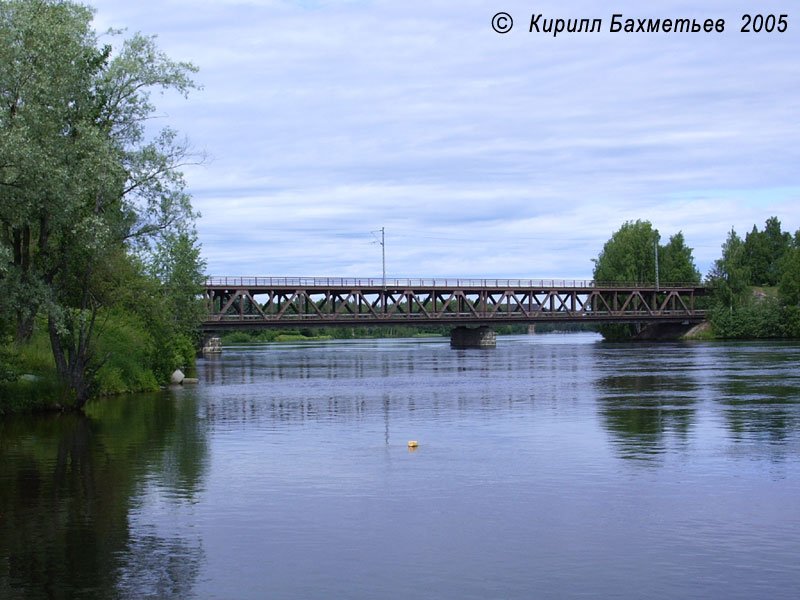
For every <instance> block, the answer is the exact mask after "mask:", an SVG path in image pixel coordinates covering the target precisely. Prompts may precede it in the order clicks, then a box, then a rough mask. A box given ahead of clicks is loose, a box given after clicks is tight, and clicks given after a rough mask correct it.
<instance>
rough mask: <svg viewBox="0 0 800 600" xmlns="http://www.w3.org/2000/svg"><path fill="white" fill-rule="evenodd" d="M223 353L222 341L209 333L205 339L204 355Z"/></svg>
mask: <svg viewBox="0 0 800 600" xmlns="http://www.w3.org/2000/svg"><path fill="white" fill-rule="evenodd" d="M221 352H222V340H221V339H220V337H219V335H217V334H215V333H208V334H206V336H205V337H204V338H203V354H220V353H221Z"/></svg>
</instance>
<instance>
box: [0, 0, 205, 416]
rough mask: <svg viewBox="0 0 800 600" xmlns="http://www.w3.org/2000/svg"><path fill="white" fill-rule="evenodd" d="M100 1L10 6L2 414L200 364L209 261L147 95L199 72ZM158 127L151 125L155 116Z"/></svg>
mask: <svg viewBox="0 0 800 600" xmlns="http://www.w3.org/2000/svg"><path fill="white" fill-rule="evenodd" d="M92 19H93V11H92V9H90V8H88V7H86V6H83V5H81V4H77V3H74V2H68V1H66V2H64V1H59V2H51V1H47V0H9V1H5V2H2V3H1V4H0V62H2V64H3V68H2V70H0V287H2V290H3V302H2V303H1V304H0V338H1V339H0V414H2V413H4V412H10V411H15V410H22V409H32V408H37V407H44V406H53V405H56V406H59V407H61V408H78V409H80V408H81V407H82V406H83V405H84V404H85V402H86V401H87V400H88V399H89V398H90V397H91V396H93V395H100V394H110V393H118V392H125V391H142V390H149V389H154V388H157V387H158V385H159V384H160V383H164V382H166V381H167V378H168V375H169V373H170V372H171V371H172V370H173V369H174V368H176V367H177V366H180V365H189V364H191V363H192V362H193V361H194V348H195V345H196V343H197V338H196V336H197V331H198V329H197V324H198V322H199V319H200V317H201V315H202V311H203V306H202V304H201V303H200V302H199V300H198V298H199V292H200V290H201V289H202V288H201V287H200V285H201V284H202V281H203V270H204V264H203V261H202V260H201V259H200V249H199V244H198V240H197V235H196V233H195V230H194V219H195V218H196V216H197V215H196V214H195V213H194V211H193V210H192V206H191V202H190V198H189V196H188V194H187V193H186V192H185V190H184V188H185V183H184V178H183V175H182V173H181V171H180V169H181V167H182V166H183V165H186V164H187V163H190V162H194V161H197V160H198V158H197V157H196V156H193V155H192V154H191V153H190V151H189V147H188V144H187V142H185V141H184V140H182V139H181V138H180V137H179V136H178V134H177V133H176V132H175V131H173V130H171V129H170V128H168V127H167V128H164V129H162V130H160V131H154V128H153V124H152V118H153V117H154V112H155V106H154V105H153V103H152V100H151V92H152V91H153V90H160V91H162V92H169V93H178V94H181V95H184V96H185V95H186V94H187V93H188V92H189V91H190V90H191V89H192V88H194V87H195V84H194V82H193V81H192V79H191V76H192V74H193V73H194V72H195V71H196V69H195V67H194V66H192V65H191V64H188V63H179V62H174V61H172V60H170V59H169V58H168V57H167V56H165V55H164V54H163V53H161V52H160V51H159V50H158V48H157V47H156V44H155V42H154V39H153V38H152V37H145V36H142V35H138V34H137V35H134V36H132V37H129V38H127V39H122V38H121V36H120V34H119V32H111V34H110V37H108V36H107V37H108V39H111V40H112V41H119V44H118V45H117V47H112V46H111V45H101V44H100V42H99V38H98V36H97V34H96V33H95V32H94V30H93V29H92V27H91V23H92ZM146 123H147V126H145V124H146Z"/></svg>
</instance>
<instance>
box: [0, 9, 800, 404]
mask: <svg viewBox="0 0 800 600" xmlns="http://www.w3.org/2000/svg"><path fill="white" fill-rule="evenodd" d="M92 19H93V11H92V9H91V8H88V7H86V6H84V5H81V4H77V3H74V2H69V1H59V2H54V1H48V0H7V1H4V2H2V3H0V61H2V64H3V69H2V70H0V286H1V287H2V291H3V302H2V303H0V415H2V414H4V413H7V412H13V411H18V410H29V409H34V408H45V407H54V406H55V407H59V408H77V409H80V408H82V407H83V406H84V404H85V403H86V401H87V400H88V399H89V398H90V397H92V396H96V395H103V394H113V393H121V392H128V391H145V390H151V389H155V388H157V387H158V386H159V385H160V384H163V383H166V382H167V380H168V376H169V374H170V373H171V372H172V370H174V369H175V368H176V367H179V366H190V365H192V364H193V362H194V356H195V348H196V347H197V344H198V341H199V330H198V324H199V322H200V320H201V319H202V315H203V312H204V307H203V305H202V302H201V301H200V300H199V297H200V292H201V291H202V283H203V279H204V276H203V272H204V268H205V264H204V262H203V261H202V259H201V258H200V247H199V242H198V239H197V234H196V232H195V229H194V220H195V219H196V218H197V216H198V215H197V214H196V213H195V212H194V210H193V209H192V206H191V201H190V197H189V195H188V194H187V193H186V191H185V182H184V178H183V175H182V173H181V167H182V166H184V165H186V164H188V163H192V162H196V161H198V160H199V158H198V157H197V156H194V155H192V153H191V152H190V149H189V146H188V143H187V142H186V141H184V140H183V139H182V138H181V137H179V135H178V134H177V133H176V132H175V131H173V130H172V129H170V128H168V127H166V128H164V129H162V130H161V131H157V132H154V129H153V127H152V125H151V124H150V125H148V126H147V127H146V126H145V124H146V123H147V122H148V121H150V120H152V118H153V116H154V113H155V106H154V105H153V103H152V100H151V93H152V91H154V90H161V91H162V92H164V91H166V92H170V93H177V94H181V95H183V96H186V95H187V94H188V93H189V92H190V91H191V90H192V89H194V88H195V84H194V82H193V80H192V75H193V73H195V72H196V68H195V67H194V66H193V65H191V64H189V63H183V62H175V61H173V60H171V59H169V58H168V57H167V56H165V55H164V54H163V53H161V52H160V51H159V50H158V48H157V46H156V44H155V41H154V38H152V37H146V36H142V35H139V34H137V35H134V36H132V37H129V38H127V39H122V38H121V36H120V34H119V32H111V33H110V39H112V40H120V43H119V44H118V46H117V47H116V48H114V47H112V45H108V44H106V45H101V44H100V42H99V38H98V35H97V34H96V33H95V31H94V30H93V29H92V27H91V23H92ZM659 241H660V238H659V234H658V231H657V230H654V229H653V227H652V225H651V224H650V223H649V222H647V221H636V222H627V223H625V224H624V225H623V226H622V227H621V228H620V229H619V230H618V231H617V232H615V233H614V234H613V235H612V237H611V239H610V240H609V241H608V242H607V243H606V244H605V246H604V248H603V250H602V251H601V253H600V255H599V256H598V258H597V259H595V267H594V274H593V275H594V278H595V280H597V281H636V282H640V283H648V282H653V281H654V279H655V273H656V249H657V256H658V259H657V260H658V272H659V275H660V280H661V281H662V282H664V283H667V282H678V281H679V282H685V283H696V284H699V283H700V281H701V275H700V273H699V272H698V270H697V268H696V267H695V265H694V259H693V256H692V249H691V248H689V247H687V246H686V243H685V240H684V238H683V235H682V233H680V232H679V233H677V234H675V235H673V236H671V237H670V238H669V241H668V243H667V244H666V245H660V243H659ZM706 283H707V284H708V285H710V286H711V288H712V289H713V295H712V296H711V297H710V298H709V299H707V302H708V305H707V306H706V307H707V308H709V309H710V310H711V322H712V325H713V330H712V334H711V335H712V336H714V337H721V338H745V337H746V338H759V337H767V338H784V337H792V338H797V337H800V230H798V232H796V233H795V234H794V236H792V235H790V234H789V233H787V232H784V231H782V228H781V224H780V222H779V221H778V219H777V218H776V217H771V218H770V219H768V220H767V221H766V224H765V227H764V229H763V230H762V231H760V230H758V228H757V227H756V226H754V227H753V230H752V231H751V232H749V233H748V234H747V235H746V237H745V239H744V240H742V239H741V238H740V237H739V236H738V235H737V234H736V232H735V231H733V230H731V232H730V233H729V235H728V238H727V240H726V241H725V243H724V244H723V246H722V256H721V258H720V259H719V260H717V261H716V262H715V264H714V266H713V268H712V270H711V272H710V273H709V274H708V275H707V276H706ZM524 330H525V329H524V328H522V329H507V330H506V329H501V330H500V331H499V333H521V332H522V331H524ZM538 330H540V331H541V330H542V328H541V327H540V328H539V329H538ZM601 332H602V333H603V335H604V336H605V337H606V339H612V340H613V339H629V338H630V336H631V334H633V333H635V331H634V330H633V329H631V326H627V325H616V326H613V325H612V326H604V327H602V328H601ZM445 333H446V332H445V331H443V330H441V329H437V328H432V329H422V330H416V329H414V330H412V329H410V328H404V327H395V328H391V329H385V328H384V329H380V328H376V329H371V330H366V329H365V330H359V329H341V330H336V329H334V330H329V331H319V330H301V331H284V332H237V333H233V334H230V336H229V337H227V338H226V341H228V342H237V341H238V342H245V341H276V340H286V341H292V340H305V339H313V338H316V339H327V338H328V337H336V338H347V337H376V336H409V335H414V334H418V335H441V334H445Z"/></svg>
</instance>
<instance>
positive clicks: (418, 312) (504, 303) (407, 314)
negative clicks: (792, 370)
mask: <svg viewBox="0 0 800 600" xmlns="http://www.w3.org/2000/svg"><path fill="white" fill-rule="evenodd" d="M705 292H706V290H705V288H703V287H702V286H698V285H696V284H681V283H677V284H676V283H670V284H664V285H661V286H659V287H658V288H656V287H655V286H654V285H652V284H635V283H597V282H594V281H583V280H531V279H402V280H398V279H387V280H383V279H345V278H319V277H314V278H305V277H298V278H278V277H214V278H211V279H209V280H208V281H207V283H206V298H207V301H208V306H209V316H208V319H207V320H206V321H205V322H204V324H203V327H204V329H206V330H209V331H213V330H223V329H239V328H247V329H256V328H280V327H284V328H286V327H337V326H344V327H354V326H381V325H409V324H415V325H423V324H424V325H431V324H439V325H469V324H473V325H491V324H508V323H517V324H525V323H541V322H583V323H603V322H606V323H607V322H699V321H702V320H703V319H704V318H705V311H704V310H700V309H697V308H696V307H695V299H696V297H698V296H702V295H704V294H705Z"/></svg>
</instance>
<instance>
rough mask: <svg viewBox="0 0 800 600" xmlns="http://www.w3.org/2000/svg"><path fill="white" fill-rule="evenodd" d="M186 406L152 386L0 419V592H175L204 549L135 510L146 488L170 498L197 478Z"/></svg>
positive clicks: (200, 469)
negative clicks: (74, 410) (80, 408)
mask: <svg viewBox="0 0 800 600" xmlns="http://www.w3.org/2000/svg"><path fill="white" fill-rule="evenodd" d="M195 411H196V404H195V402H193V401H192V400H191V398H183V399H181V400H180V401H176V400H175V399H173V398H171V397H169V396H166V395H161V394H154V395H139V396H136V397H131V398H130V399H123V398H115V399H113V401H105V402H98V403H95V404H93V405H89V406H88V407H87V414H86V415H84V414H62V415H46V416H41V415H34V416H20V417H14V418H6V419H3V420H0V515H1V516H2V519H0V597H2V598H4V599H6V600H8V599H16V598H26V599H31V598H33V599H36V598H72V597H76V596H80V597H81V598H118V597H123V598H127V597H131V598H133V597H136V598H142V597H159V598H172V597H185V596H186V595H187V593H188V592H189V591H190V590H191V588H192V586H193V583H194V581H195V579H196V576H197V568H198V567H197V565H198V564H199V562H200V560H201V559H202V547H201V546H200V544H199V542H194V543H193V542H190V541H187V540H182V539H176V538H170V537H169V536H165V535H164V534H160V533H158V532H157V531H156V529H155V528H154V527H153V526H148V525H147V524H140V523H138V522H137V520H136V517H135V513H136V508H137V506H138V505H139V504H140V503H141V502H142V497H143V496H144V495H145V494H146V493H147V490H148V486H153V485H157V486H166V487H168V488H170V489H171V490H174V494H172V495H171V496H170V497H173V498H175V501H182V499H184V498H191V497H192V495H193V494H195V493H196V491H197V489H198V488H199V487H200V485H201V482H202V478H203V474H204V470H205V466H206V464H207V457H206V454H207V449H206V444H205V442H204V436H203V432H202V431H200V430H199V429H198V425H197V420H196V419H195V418H194V412H195Z"/></svg>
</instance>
